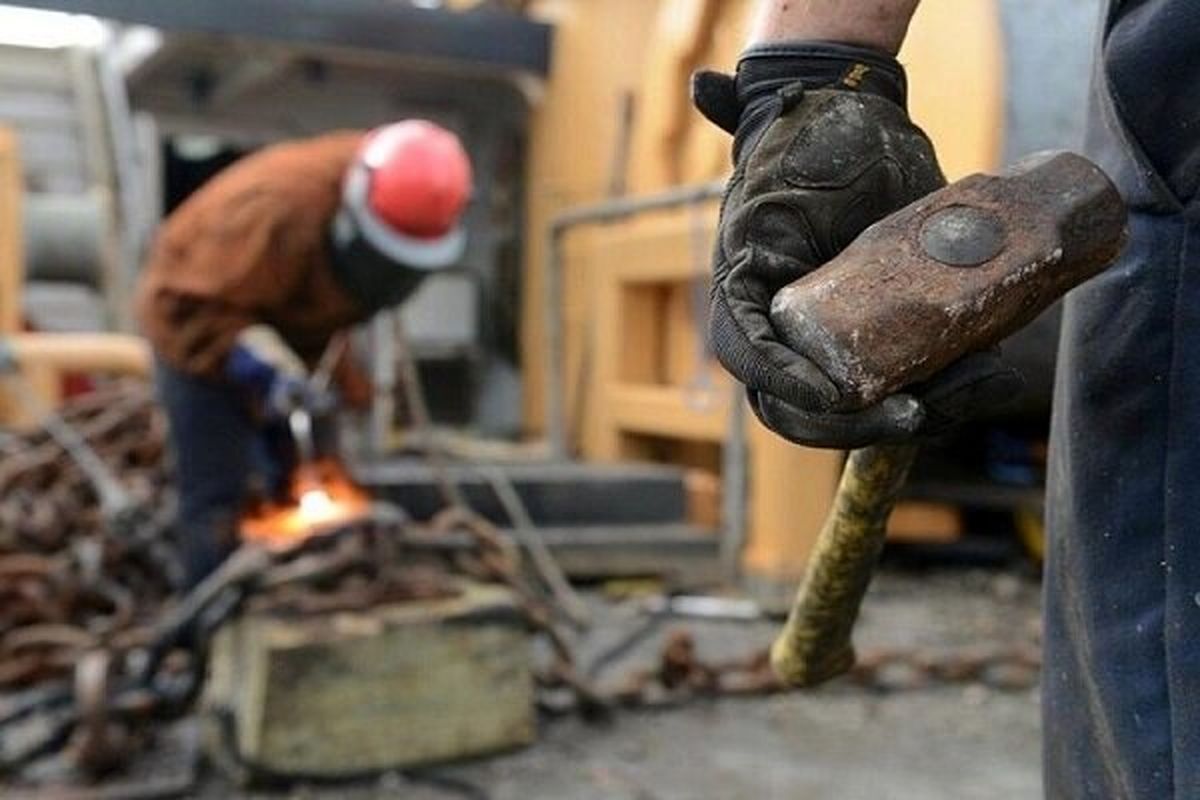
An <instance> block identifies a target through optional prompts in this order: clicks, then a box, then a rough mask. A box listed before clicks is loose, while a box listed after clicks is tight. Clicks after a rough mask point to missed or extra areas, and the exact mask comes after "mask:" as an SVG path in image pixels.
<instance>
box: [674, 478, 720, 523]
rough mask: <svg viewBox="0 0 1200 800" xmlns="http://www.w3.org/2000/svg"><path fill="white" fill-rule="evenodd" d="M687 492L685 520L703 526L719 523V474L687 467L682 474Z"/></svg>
mask: <svg viewBox="0 0 1200 800" xmlns="http://www.w3.org/2000/svg"><path fill="white" fill-rule="evenodd" d="M683 486H684V490H685V491H686V492H687V521H688V522H689V523H691V524H692V525H698V526H700V527H703V528H708V529H713V530H715V529H717V528H719V527H720V525H721V476H719V475H717V474H716V473H715V472H709V471H708V470H704V469H689V470H688V471H687V472H686V473H685V474H684V476H683Z"/></svg>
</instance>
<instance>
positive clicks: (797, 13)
mask: <svg viewBox="0 0 1200 800" xmlns="http://www.w3.org/2000/svg"><path fill="white" fill-rule="evenodd" d="M919 2H920V0H857V1H856V0H764V2H761V3H759V4H758V13H757V14H756V16H755V19H754V26H753V28H751V32H750V42H751V43H752V44H758V43H762V42H787V41H810V42H812V41H822V42H843V43H845V44H855V45H860V46H862V47H870V48H874V49H876V50H881V51H883V52H885V53H888V54H890V55H896V53H898V52H900V45H901V44H902V43H903V42H904V35H905V33H907V32H908V23H909V22H910V21H911V20H912V16H913V14H914V13H915V12H916V10H917V4H918V3H919Z"/></svg>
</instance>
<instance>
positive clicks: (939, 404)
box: [692, 42, 1022, 448]
mask: <svg viewBox="0 0 1200 800" xmlns="http://www.w3.org/2000/svg"><path fill="white" fill-rule="evenodd" d="M692 96H693V100H694V102H695V105H696V107H697V108H698V109H699V110H700V112H701V113H702V114H704V116H705V117H707V118H708V119H709V120H710V121H711V122H713V123H714V124H716V125H718V126H719V127H721V128H723V129H724V130H725V131H727V132H729V133H731V134H733V135H734V141H733V161H734V172H733V175H732V177H731V178H730V181H729V185H728V187H727V189H726V193H725V198H724V201H723V202H722V205H721V221H720V227H719V232H718V236H717V243H716V247H715V253H714V257H713V262H714V263H713V282H712V289H711V313H710V318H709V336H710V338H711V342H712V348H713V351H714V353H715V354H716V356H717V358H718V359H719V360H720V362H721V364H722V365H724V367H725V368H726V369H727V370H729V372H731V373H732V374H733V376H734V377H735V378H737V379H738V380H739V381H741V382H742V383H743V384H745V386H746V390H747V394H748V397H749V401H750V406H751V408H752V409H753V410H754V413H755V414H756V415H757V416H758V418H759V419H760V420H761V421H762V422H763V423H764V424H765V425H766V426H767V427H768V428H770V429H772V430H773V431H775V432H776V433H778V434H779V435H781V436H783V437H785V438H787V439H789V440H791V441H793V442H796V443H799V444H804V445H809V446H813V447H830V448H853V447H861V446H864V445H867V444H872V443H876V442H893V441H903V440H908V439H911V438H913V437H916V436H926V435H935V434H937V433H940V432H942V431H944V430H946V429H948V428H949V427H951V426H952V425H954V424H956V423H958V422H960V421H962V420H963V419H965V418H967V417H968V416H970V415H972V414H974V413H979V412H981V411H984V410H988V409H990V408H992V407H994V406H996V405H997V404H998V403H999V402H1003V401H1005V400H1007V399H1009V398H1011V396H1012V395H1014V394H1015V393H1016V392H1017V391H1018V390H1019V389H1020V387H1021V385H1022V382H1021V378H1020V376H1019V375H1018V374H1017V373H1016V372H1014V371H1013V370H1011V369H1010V368H1008V367H1007V366H1005V365H1004V363H1003V362H1002V361H1001V360H1000V357H999V354H998V353H995V352H986V353H977V354H973V355H970V356H968V357H966V358H964V359H962V360H960V361H959V362H957V363H956V364H954V365H951V367H949V368H947V369H946V370H944V371H943V372H942V373H940V374H939V375H937V376H935V377H934V378H933V379H932V380H930V381H928V382H926V383H924V384H921V385H915V386H911V387H906V389H905V390H904V392H903V393H900V394H896V395H893V396H891V397H888V398H885V399H884V400H883V401H881V402H879V403H878V404H876V405H873V406H870V407H868V408H856V407H854V405H853V403H851V402H850V401H848V400H847V399H846V398H843V397H842V396H841V392H840V391H839V390H838V388H837V387H836V386H835V385H834V384H833V383H832V382H831V381H830V380H829V379H828V378H827V377H826V376H825V375H824V374H823V373H822V372H821V370H820V369H818V368H817V366H816V365H815V364H813V363H812V362H811V361H809V360H808V359H806V358H804V357H803V356H801V355H799V354H798V353H796V352H795V351H793V350H791V349H790V348H788V347H787V346H786V345H784V344H783V343H782V342H781V341H780V340H779V338H778V337H777V336H776V334H775V331H774V329H773V328H772V327H771V321H770V307H771V299H772V297H774V295H775V293H776V292H777V291H779V289H781V288H782V287H784V286H785V285H787V284H789V283H791V282H792V281H794V280H796V279H797V278H800V277H801V276H803V275H805V274H807V273H809V272H811V271H813V270H814V269H817V268H818V267H819V266H820V265H822V264H823V263H825V262H826V261H828V260H829V259H831V258H833V257H834V256H835V255H837V253H838V252H840V251H841V250H842V249H843V248H844V247H845V246H846V245H848V244H849V243H850V242H851V241H853V240H854V238H855V237H856V236H858V234H859V233H860V232H861V231H862V230H863V229H865V228H866V227H867V226H869V225H870V224H872V223H873V222H875V221H877V220H879V219H881V218H882V217H884V216H886V215H888V214H890V213H891V212H893V211H895V210H897V209H899V208H902V207H904V206H906V205H908V204H909V203H911V202H913V201H914V200H916V199H918V198H920V197H923V196H924V195H926V194H928V193H929V192H932V191H934V190H936V189H938V188H940V187H941V186H942V184H943V183H944V179H943V178H942V173H941V169H940V168H939V167H938V164H937V159H936V156H935V155H934V151H933V146H932V144H931V143H930V141H929V138H928V137H927V136H926V135H925V133H924V132H923V131H921V129H920V128H918V127H917V126H916V125H914V124H913V123H912V121H911V120H910V119H909V118H908V113H907V112H906V110H905V99H906V86H905V76H904V70H903V68H902V67H901V66H900V64H899V63H898V62H897V61H896V59H894V58H893V57H891V56H889V55H887V54H886V53H882V52H879V51H876V50H872V49H868V48H863V47H855V46H849V45H843V44H836V43H830V42H790V43H776V44H770V45H758V46H754V47H751V48H749V49H748V50H747V51H746V52H745V53H743V55H742V58H741V60H740V61H739V63H738V69H737V74H736V76H730V75H724V74H721V73H717V72H699V73H697V74H696V75H695V76H693V79H692ZM880 300H881V302H884V301H886V298H880ZM896 335H897V336H904V335H905V331H903V330H897V331H896Z"/></svg>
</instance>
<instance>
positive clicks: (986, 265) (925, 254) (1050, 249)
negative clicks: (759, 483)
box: [771, 153, 1126, 408]
mask: <svg viewBox="0 0 1200 800" xmlns="http://www.w3.org/2000/svg"><path fill="white" fill-rule="evenodd" d="M1125 218H1126V212H1125V207H1124V204H1123V202H1122V201H1121V198H1120V195H1119V194H1118V193H1117V191H1116V189H1115V188H1114V187H1113V185H1112V183H1111V182H1110V181H1109V180H1108V178H1107V177H1106V176H1105V175H1104V173H1103V172H1101V171H1100V169H1099V168H1098V167H1096V166H1095V165H1093V164H1092V163H1091V162H1089V161H1088V160H1086V159H1084V158H1083V157H1081V156H1077V155H1073V154H1070V153H1058V154H1054V155H1049V156H1041V157H1039V158H1037V159H1036V160H1030V161H1026V162H1022V163H1021V164H1018V165H1016V166H1015V167H1013V168H1012V169H1010V170H1009V171H1007V172H1005V173H1004V174H1002V175H999V176H992V175H973V176H971V177H969V178H965V179H963V180H961V181H958V182H957V183H955V184H953V185H951V186H948V187H946V188H944V189H941V190H940V191H937V192H935V193H933V194H931V195H929V196H928V197H926V198H924V199H922V200H919V201H917V202H916V203H913V204H912V205H910V206H908V207H906V208H904V209H902V210H901V211H899V212H897V213H895V214H893V215H892V216H890V217H887V218H886V219H884V220H882V221H881V222H879V223H876V224H875V225H873V226H872V227H870V228H868V229H867V230H866V231H864V232H863V234H862V235H861V236H859V237H858V239H856V240H855V241H854V242H853V243H852V244H851V245H850V246H849V247H847V248H846V249H845V250H844V251H843V252H842V253H841V255H839V256H838V257H837V258H835V259H834V260H832V261H830V262H829V263H828V264H826V265H825V266H824V267H822V268H821V269H818V270H816V271H815V272H812V273H810V274H809V275H806V276H805V277H803V278H801V279H799V280H798V281H795V282H794V283H791V284H789V285H788V286H786V287H784V288H783V289H782V290H781V291H780V292H779V293H778V294H777V295H776V296H775V300H774V302H773V303H772V309H771V321H772V323H773V324H774V326H775V329H776V331H777V333H778V334H779V336H780V337H781V339H782V340H783V341H784V342H785V343H786V344H787V345H788V346H790V347H792V348H793V349H795V350H796V351H797V352H800V353H802V354H803V355H805V356H807V357H808V358H809V359H811V360H812V361H813V362H814V363H815V364H816V365H817V366H818V367H819V368H820V369H821V370H822V371H823V372H824V373H825V374H826V375H827V377H828V378H829V379H830V380H831V381H832V382H833V383H834V384H835V385H836V386H837V387H838V389H839V390H840V392H841V394H842V398H843V406H844V407H845V408H863V407H866V406H868V405H871V404H873V403H875V402H878V401H879V400H881V399H883V398H884V397H886V396H888V395H889V394H892V393H894V392H896V391H897V390H899V389H901V388H903V387H904V386H907V385H909V384H912V383H915V382H918V381H921V380H925V379H927V378H929V377H931V376H933V375H934V374H935V373H937V372H938V371H939V370H941V369H943V368H944V367H946V366H948V365H949V364H950V363H951V362H953V361H955V360H956V359H958V358H960V357H962V356H964V355H966V354H968V353H971V352H974V351H978V350H983V349H986V348H988V347H991V346H994V345H995V344H996V343H997V342H999V341H1000V340H1002V339H1003V338H1005V337H1006V336H1008V335H1010V334H1012V333H1014V332H1015V331H1017V330H1018V329H1020V328H1021V327H1022V326H1024V325H1026V324H1027V323H1029V322H1030V321H1032V320H1033V318H1034V317H1036V316H1037V315H1038V314H1039V313H1040V312H1041V311H1043V310H1044V309H1046V308H1047V307H1048V306H1049V305H1050V304H1051V303H1053V302H1054V301H1055V300H1057V299H1058V298H1059V297H1061V296H1062V295H1063V294H1065V293H1066V292H1067V291H1068V290H1070V289H1072V288H1073V287H1075V286H1077V285H1078V284H1080V283H1082V282H1083V281H1085V280H1087V279H1088V278H1090V277H1092V276H1093V275H1095V274H1097V273H1098V272H1100V271H1101V270H1103V269H1104V268H1105V267H1107V266H1108V265H1109V264H1110V263H1112V261H1113V260H1114V259H1115V258H1116V257H1117V255H1118V254H1119V253H1120V250H1121V248H1122V246H1123V244H1124V241H1125Z"/></svg>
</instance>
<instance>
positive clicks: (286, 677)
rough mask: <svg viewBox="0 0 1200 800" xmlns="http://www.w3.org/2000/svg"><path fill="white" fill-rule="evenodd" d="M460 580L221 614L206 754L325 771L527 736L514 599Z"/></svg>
mask: <svg viewBox="0 0 1200 800" xmlns="http://www.w3.org/2000/svg"><path fill="white" fill-rule="evenodd" d="M464 590H465V591H464V594H463V595H462V596H460V597H457V598H453V599H448V600H438V601H428V602H413V603H405V604H400V605H393V606H386V607H381V608H377V609H372V610H370V611H368V612H356V613H336V614H327V615H318V616H308V617H303V618H286V619H285V618H281V617H274V616H269V615H261V614H257V615H256V614H250V615H246V616H243V617H242V618H240V619H238V620H235V621H233V622H231V623H229V624H228V625H226V626H225V627H224V628H222V629H221V630H220V631H219V632H218V635H217V637H216V639H215V641H214V646H213V651H212V655H211V657H210V661H209V671H210V679H209V685H208V688H207V690H206V695H205V698H204V715H205V719H206V723H207V725H206V727H207V728H208V734H209V735H208V739H209V749H210V752H211V753H212V755H213V758H214V761H216V762H217V763H224V764H228V763H231V761H232V762H233V763H236V762H239V761H240V762H242V763H243V764H249V765H252V766H253V767H254V768H257V769H260V770H263V771H266V772H268V773H274V774H277V775H285V776H286V775H291V776H306V775H307V776H330V777H334V776H339V775H343V776H344V775H351V774H355V773H362V772H368V771H377V770H387V769H396V768H402V767H406V766H412V765H417V764H425V763H431V762H438V761H446V760H450V759H457V758H464V757H468V756H476V755H481V754H484V753H490V752H494V751H497V750H504V749H509V748H513V747H519V746H522V745H526V744H529V743H530V742H532V741H533V740H534V738H535V717H534V696H533V678H532V665H531V663H530V643H529V640H528V636H527V634H526V633H525V629H524V625H523V623H522V619H521V617H520V615H519V614H518V612H517V608H516V605H515V603H514V600H513V598H512V596H511V594H510V593H509V592H508V591H507V590H505V589H503V588H500V587H495V586H485V585H480V584H469V583H468V584H465V585H464ZM222 720H224V722H223V723H222ZM222 728H224V731H225V733H224V734H223V733H221V731H222ZM230 753H233V754H234V755H235V756H236V757H235V758H234V759H232V760H231V759H230V758H229V754H230Z"/></svg>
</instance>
